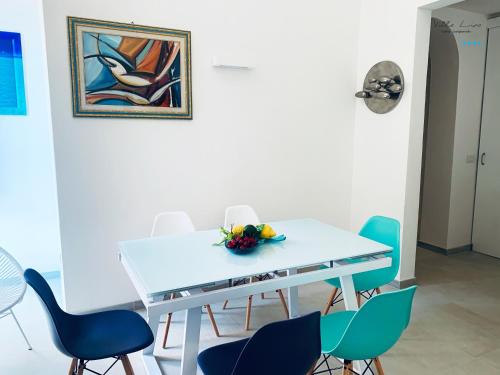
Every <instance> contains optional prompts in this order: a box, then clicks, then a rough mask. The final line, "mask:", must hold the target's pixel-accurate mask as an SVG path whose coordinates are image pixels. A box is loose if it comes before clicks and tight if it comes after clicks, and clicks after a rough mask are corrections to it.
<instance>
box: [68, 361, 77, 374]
mask: <svg viewBox="0 0 500 375" xmlns="http://www.w3.org/2000/svg"><path fill="white" fill-rule="evenodd" d="M77 365H78V359H76V358H73V359H72V360H71V365H70V367H69V371H68V375H75V373H76V366H77Z"/></svg>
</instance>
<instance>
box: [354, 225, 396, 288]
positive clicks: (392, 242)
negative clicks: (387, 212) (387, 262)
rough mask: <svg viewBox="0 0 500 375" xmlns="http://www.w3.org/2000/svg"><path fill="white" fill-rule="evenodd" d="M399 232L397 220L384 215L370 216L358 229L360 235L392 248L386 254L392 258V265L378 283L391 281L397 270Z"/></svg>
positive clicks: (383, 283) (382, 283)
mask: <svg viewBox="0 0 500 375" xmlns="http://www.w3.org/2000/svg"><path fill="white" fill-rule="evenodd" d="M400 232H401V226H400V224H399V221H397V220H395V219H392V218H389V217H385V216H372V217H371V218H369V219H368V221H367V222H366V223H365V225H364V226H363V228H361V230H360V231H359V235H360V236H362V237H366V238H369V239H371V240H373V241H377V242H380V243H383V244H384V245H387V246H390V247H391V248H392V249H393V250H392V252H391V253H389V254H387V256H390V257H391V258H392V265H391V267H390V268H389V269H388V271H387V272H386V273H385V274H386V280H383V281H382V280H381V281H380V285H385V284H388V283H390V282H392V281H393V280H394V279H395V278H396V276H397V274H398V272H399V263H400V254H401V240H400Z"/></svg>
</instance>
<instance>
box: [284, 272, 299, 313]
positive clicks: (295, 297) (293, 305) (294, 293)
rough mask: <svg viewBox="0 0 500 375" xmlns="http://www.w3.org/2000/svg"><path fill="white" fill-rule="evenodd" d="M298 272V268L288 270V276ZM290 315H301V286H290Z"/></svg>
mask: <svg viewBox="0 0 500 375" xmlns="http://www.w3.org/2000/svg"><path fill="white" fill-rule="evenodd" d="M296 274H297V268H290V269H289V270H287V275H288V276H291V275H296ZM288 316H289V318H290V319H291V318H296V317H298V316H299V288H298V287H296V286H294V287H291V288H288Z"/></svg>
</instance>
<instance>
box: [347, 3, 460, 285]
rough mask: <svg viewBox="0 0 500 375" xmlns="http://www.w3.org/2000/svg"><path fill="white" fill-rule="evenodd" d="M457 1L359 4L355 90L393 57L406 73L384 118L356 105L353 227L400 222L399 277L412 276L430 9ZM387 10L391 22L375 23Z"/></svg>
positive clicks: (384, 16)
mask: <svg viewBox="0 0 500 375" xmlns="http://www.w3.org/2000/svg"><path fill="white" fill-rule="evenodd" d="M454 2H458V0H441V1H430V0H412V1H400V0H379V1H373V0H363V1H362V5H361V20H360V38H359V44H358V66H357V71H358V79H357V82H358V86H357V87H358V90H359V89H360V88H361V86H362V83H363V80H364V77H365V74H366V72H367V71H368V70H369V69H370V67H371V66H372V65H374V64H376V63H377V62H379V61H382V60H392V61H394V62H396V63H397V64H398V65H399V66H400V67H401V68H402V70H403V74H404V77H405V93H404V95H403V98H402V100H401V102H400V103H399V105H398V107H396V108H395V109H394V110H393V111H392V112H390V113H388V114H384V115H377V114H375V113H373V112H371V111H370V110H369V109H368V108H367V107H366V106H365V104H364V103H363V101H362V100H358V102H357V104H356V118H355V130H354V158H353V186H352V200H351V228H352V230H358V229H359V228H360V227H361V226H362V224H363V223H364V222H365V221H366V220H367V218H368V217H370V216H372V215H376V214H379V215H386V216H391V217H394V218H396V219H398V220H400V222H401V224H402V249H401V267H400V273H399V276H398V280H399V281H402V282H404V281H407V280H413V279H414V277H415V254H416V241H417V227H418V207H419V192H420V169H421V159H422V138H423V124H424V109H425V88H426V73H427V56H428V51H429V33H430V20H431V8H432V9H436V8H438V7H441V6H447V5H450V4H451V3H454ZM419 7H422V8H419ZM423 7H425V8H423ZM388 12H390V14H392V15H394V18H393V22H377V23H376V25H374V21H373V20H384V19H387V14H388ZM395 25H396V26H397V29H395Z"/></svg>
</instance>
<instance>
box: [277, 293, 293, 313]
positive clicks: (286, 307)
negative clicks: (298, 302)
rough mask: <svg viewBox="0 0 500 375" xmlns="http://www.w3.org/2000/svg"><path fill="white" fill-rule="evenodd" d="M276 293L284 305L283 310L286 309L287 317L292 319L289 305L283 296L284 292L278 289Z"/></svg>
mask: <svg viewBox="0 0 500 375" xmlns="http://www.w3.org/2000/svg"><path fill="white" fill-rule="evenodd" d="M276 292H277V293H278V295H279V296H280V300H281V304H282V305H283V308H284V309H285V314H286V317H287V319H288V318H289V317H290V315H289V312H288V305H287V304H286V300H285V296H284V295H283V291H282V290H281V289H278V290H277V291H276Z"/></svg>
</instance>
